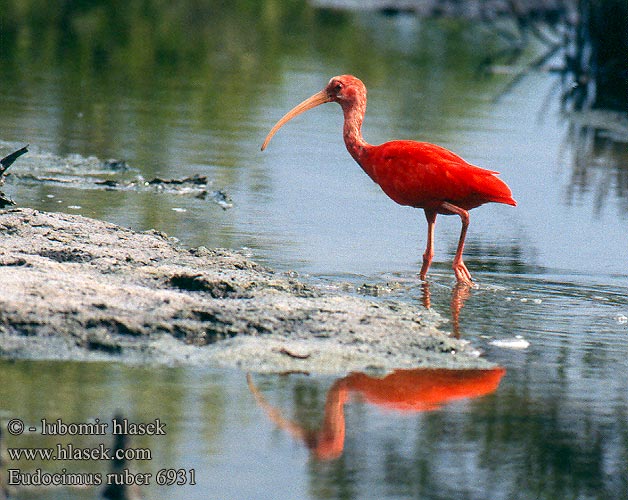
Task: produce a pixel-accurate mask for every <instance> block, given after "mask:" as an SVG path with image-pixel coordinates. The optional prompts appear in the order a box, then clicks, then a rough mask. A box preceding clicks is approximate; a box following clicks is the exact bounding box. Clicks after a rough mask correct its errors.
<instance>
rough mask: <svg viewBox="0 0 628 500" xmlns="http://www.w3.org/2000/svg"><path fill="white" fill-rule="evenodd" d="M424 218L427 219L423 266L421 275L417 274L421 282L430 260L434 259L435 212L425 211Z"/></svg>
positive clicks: (425, 274)
mask: <svg viewBox="0 0 628 500" xmlns="http://www.w3.org/2000/svg"><path fill="white" fill-rule="evenodd" d="M425 218H426V219H427V247H426V248H425V253H424V254H423V265H422V266H421V273H420V274H419V276H420V278H421V279H422V280H425V276H427V270H428V269H429V268H430V264H431V263H432V258H433V257H434V226H435V224H436V212H433V211H431V210H426V211H425Z"/></svg>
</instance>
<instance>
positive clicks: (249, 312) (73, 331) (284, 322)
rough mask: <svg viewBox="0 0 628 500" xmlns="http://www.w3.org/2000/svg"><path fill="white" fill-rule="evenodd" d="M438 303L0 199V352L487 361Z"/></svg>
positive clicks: (257, 363)
mask: <svg viewBox="0 0 628 500" xmlns="http://www.w3.org/2000/svg"><path fill="white" fill-rule="evenodd" d="M438 322H439V321H438V317H437V315H435V314H433V313H429V312H427V311H425V310H423V309H420V308H416V307H413V306H410V305H408V304H404V303H401V302H395V301H374V300H368V299H365V298H362V297H358V296H355V295H350V294H347V295H340V294H332V293H330V292H329V291H326V290H323V289H322V288H318V287H317V286H315V285H312V284H308V283H304V282H302V281H298V280H296V279H293V278H290V277H289V276H286V275H283V274H279V273H276V272H273V271H272V270H269V269H266V268H264V267H262V266H260V265H258V264H256V263H255V262H252V261H251V260H249V259H247V258H246V257H244V256H243V255H241V254H239V253H237V252H233V251H228V250H221V249H212V250H209V249H206V248H204V247H200V248H195V249H186V248H182V247H180V246H178V245H177V244H176V243H175V242H173V241H172V240H171V239H169V238H168V237H167V236H166V235H164V234H161V233H158V232H155V231H149V232H143V233H138V232H134V231H131V230H129V229H124V228H122V227H119V226H116V225H113V224H109V223H106V222H102V221H98V220H93V219H89V218H85V217H81V216H78V215H68V214H62V213H46V212H40V211H36V210H30V209H11V210H6V211H0V357H3V358H5V359H6V358H10V359H20V358H28V359H71V360H117V361H123V362H133V363H165V364H203V365H207V366H239V367H243V368H246V369H247V370H253V371H262V372H286V371H300V372H308V373H330V374H331V373H333V374H342V373H346V372H350V371H355V370H362V371H363V370H375V371H382V372H385V371H388V370H390V369H393V368H415V367H428V366H429V367H450V368H470V367H476V368H477V367H486V366H489V363H488V362H486V361H485V360H483V359H482V358H479V357H478V356H477V353H476V352H475V351H474V349H473V348H471V347H470V346H469V345H468V344H466V343H464V342H463V341H460V340H455V339H452V338H450V337H449V336H447V335H446V334H444V333H443V332H441V331H440V330H439V329H438V328H437V327H438Z"/></svg>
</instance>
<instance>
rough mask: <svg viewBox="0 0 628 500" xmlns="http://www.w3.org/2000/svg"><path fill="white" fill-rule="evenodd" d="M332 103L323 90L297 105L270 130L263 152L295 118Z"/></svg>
mask: <svg viewBox="0 0 628 500" xmlns="http://www.w3.org/2000/svg"><path fill="white" fill-rule="evenodd" d="M331 101H332V99H331V98H330V97H329V94H328V93H327V92H326V91H325V90H321V91H320V92H317V93H316V94H314V95H313V96H312V97H309V98H307V99H306V100H305V101H303V102H302V103H301V104H297V105H296V106H295V107H294V108H292V109H291V110H290V111H288V112H287V113H286V114H285V115H283V117H282V118H281V119H280V120H279V121H278V122H277V123H275V126H274V127H273V128H272V129H270V132H268V135H267V136H266V139H265V140H264V144H262V151H264V150H265V149H266V146H268V143H269V142H270V140H271V139H272V138H273V135H275V133H276V132H277V130H279V129H280V128H281V127H283V126H284V124H286V123H287V122H289V121H290V120H292V119H293V118H294V117H295V116H297V115H300V114H301V113H305V112H306V111H307V110H308V109H312V108H315V107H316V106H319V105H321V104H324V103H326V102H331Z"/></svg>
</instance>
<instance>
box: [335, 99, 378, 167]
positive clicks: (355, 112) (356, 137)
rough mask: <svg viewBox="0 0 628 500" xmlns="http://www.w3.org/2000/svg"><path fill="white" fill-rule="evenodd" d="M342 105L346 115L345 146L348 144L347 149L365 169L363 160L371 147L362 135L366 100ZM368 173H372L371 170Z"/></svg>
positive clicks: (344, 128)
mask: <svg viewBox="0 0 628 500" xmlns="http://www.w3.org/2000/svg"><path fill="white" fill-rule="evenodd" d="M341 106H342V111H343V113H344V116H345V123H344V127H343V137H344V140H345V146H347V151H349V154H350V155H351V156H352V157H353V159H354V160H355V161H357V162H358V163H359V164H360V166H361V167H362V168H364V169H365V167H364V165H363V163H362V160H363V158H364V155H365V154H366V150H367V149H368V148H369V144H368V143H367V142H366V141H365V140H364V138H363V137H362V122H363V121H364V113H365V112H366V102H357V103H352V104H346V105H344V103H342V104H341ZM365 170H366V169H365ZM367 173H368V174H369V175H371V174H370V173H369V172H367Z"/></svg>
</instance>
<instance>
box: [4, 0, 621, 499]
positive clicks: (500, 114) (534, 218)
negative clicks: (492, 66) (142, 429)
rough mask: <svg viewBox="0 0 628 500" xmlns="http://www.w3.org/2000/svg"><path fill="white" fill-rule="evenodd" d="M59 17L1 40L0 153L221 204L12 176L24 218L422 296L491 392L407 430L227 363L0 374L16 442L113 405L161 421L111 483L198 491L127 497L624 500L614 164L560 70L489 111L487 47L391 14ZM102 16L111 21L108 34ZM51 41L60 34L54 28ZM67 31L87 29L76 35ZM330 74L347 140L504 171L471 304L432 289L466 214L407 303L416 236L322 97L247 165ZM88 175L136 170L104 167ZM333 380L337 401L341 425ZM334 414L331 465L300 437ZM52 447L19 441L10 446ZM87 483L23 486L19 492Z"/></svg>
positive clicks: (355, 399) (438, 25)
mask: <svg viewBox="0 0 628 500" xmlns="http://www.w3.org/2000/svg"><path fill="white" fill-rule="evenodd" d="M126 8H128V9H131V10H132V7H126ZM71 14H72V15H73V17H72V15H70V19H69V20H56V21H55V22H51V23H50V26H49V27H48V28H46V29H45V30H44V31H43V33H44V34H45V36H43V35H42V36H39V37H38V36H35V35H34V33H35V31H34V30H36V29H40V28H39V25H36V24H35V25H33V23H35V21H32V20H30V18H20V17H19V16H17V14H16V16H17V17H16V19H17V20H16V23H17V26H18V27H17V28H16V29H15V31H14V32H11V36H7V37H6V39H5V43H4V44H3V48H2V51H1V52H0V54H1V55H2V57H1V58H0V62H2V65H3V68H4V73H3V78H2V84H1V85H0V96H1V100H2V110H1V116H2V120H0V140H1V141H2V142H0V148H1V151H2V152H3V153H4V152H5V151H6V152H8V151H9V150H10V149H11V148H15V147H17V146H20V145H22V144H23V143H30V144H31V151H32V152H31V153H30V154H29V156H27V157H24V158H22V159H20V161H19V162H16V164H15V165H14V166H13V167H12V170H13V171H14V172H15V174H20V173H21V174H25V173H28V172H33V171H36V172H39V173H41V172H48V173H49V174H54V175H56V176H59V175H61V174H63V175H68V171H69V170H70V171H71V172H70V173H71V174H72V175H75V174H76V175H78V176H80V175H82V174H89V175H91V176H93V177H95V178H98V179H117V180H121V179H122V180H129V179H136V178H137V177H138V176H142V178H144V179H150V178H152V177H156V176H159V177H163V178H180V177H185V176H189V175H194V174H200V175H205V176H207V177H208V178H209V180H210V182H211V188H212V189H217V190H224V191H225V192H226V193H228V195H229V196H230V198H231V200H232V202H233V207H232V208H229V209H227V210H225V209H223V208H222V207H221V206H219V205H218V204H216V203H213V202H212V201H211V200H208V199H205V200H203V199H198V198H195V197H194V196H186V195H181V194H175V193H171V192H155V191H154V190H128V191H120V190H105V189H94V188H93V186H92V187H90V189H85V186H78V187H77V186H75V185H64V184H62V183H58V182H56V183H55V182H33V181H32V180H31V181H28V180H27V179H18V178H13V179H9V180H8V182H7V184H6V185H5V191H6V192H7V193H8V194H10V195H11V196H12V197H13V198H14V199H15V200H16V201H17V202H18V204H19V205H21V206H30V207H34V208H38V209H44V210H60V211H68V212H72V213H81V214H83V215H87V216H91V217H98V218H102V219H105V220H108V221H112V222H116V223H119V224H122V225H125V226H131V227H134V228H136V229H140V230H144V229H150V228H155V229H158V230H161V231H165V232H166V233H168V234H169V235H171V236H174V237H177V238H179V239H180V240H181V242H182V243H183V244H184V245H188V246H198V245H205V246H208V247H211V246H224V247H229V248H245V249H248V251H249V252H250V254H251V255H252V256H253V257H254V258H255V259H257V260H258V261H261V262H264V263H266V264H269V265H270V266H272V267H274V268H276V269H279V270H281V271H295V272H296V273H298V274H299V275H300V276H301V277H302V278H303V279H306V280H312V281H314V282H316V283H319V284H322V285H324V286H328V287H331V288H342V289H348V290H349V291H350V292H351V293H361V292H360V291H359V290H362V291H364V290H368V289H369V288H368V287H363V288H360V286H361V285H363V284H365V283H366V284H368V285H386V284H392V286H390V289H391V290H392V291H391V292H390V293H389V294H387V295H386V296H385V297H383V299H386V298H393V299H396V300H405V301H410V302H412V303H415V304H417V305H418V306H423V305H425V304H427V303H428V302H429V305H430V307H431V308H432V310H434V311H436V312H438V313H439V314H441V315H442V316H443V318H444V319H445V320H447V321H448V322H447V323H444V324H443V325H442V328H443V329H444V330H447V331H450V332H451V333H452V334H455V335H458V336H460V337H461V338H464V339H467V340H469V341H471V342H472V343H473V344H474V345H476V346H477V347H478V348H480V349H482V350H483V352H484V356H485V357H486V358H487V359H489V360H491V361H493V362H495V363H496V364H497V365H499V366H501V367H503V368H504V369H505V373H504V374H503V376H502V377H501V378H500V381H499V384H498V387H496V388H495V389H494V390H492V391H488V390H487V391H486V392H485V393H484V394H483V395H480V394H468V395H467V397H466V398H459V399H458V398H457V399H449V400H444V401H442V402H440V403H438V404H434V403H432V404H431V406H430V405H427V406H424V407H421V408H419V407H417V406H416V405H415V407H413V408H406V409H404V410H401V409H399V408H396V407H390V405H389V404H383V403H382V402H381V401H380V402H377V401H374V400H373V399H372V398H371V399H369V397H367V394H368V392H365V391H364V390H362V389H359V388H358V385H356V384H354V385H352V383H353V382H351V383H349V382H347V381H339V380H336V379H334V378H330V377H315V376H306V375H299V374H295V375H289V376H288V375H284V376H281V375H277V376H256V375H253V378H252V382H253V384H254V387H256V388H257V390H258V391H259V395H261V396H262V397H263V400H264V401H265V402H266V404H267V405H269V406H268V407H266V409H265V407H264V405H263V404H260V402H259V401H260V400H259V399H258V400H256V399H255V397H254V395H253V394H252V393H251V390H250V389H249V386H248V385H247V380H246V377H245V374H244V373H243V372H241V371H237V370H233V371H230V370H216V369H213V368H212V367H207V368H206V369H198V368H195V369H188V368H158V367H153V368H150V369H149V368H142V367H124V366H119V365H116V364H97V363H93V364H68V363H42V362H2V363H1V364H0V373H1V374H2V380H3V381H5V383H4V384H2V387H1V388H0V401H2V403H0V419H1V420H2V421H3V431H4V430H5V427H4V422H6V421H8V420H9V419H11V418H21V419H23V420H24V421H25V422H27V424H32V425H36V424H37V423H38V422H39V421H40V420H41V418H48V419H51V420H54V419H56V418H62V419H63V420H67V421H76V422H84V421H89V420H90V419H95V418H99V419H100V420H101V421H108V420H111V419H112V418H113V416H114V415H115V414H116V412H118V411H121V412H122V413H123V414H124V415H125V416H127V417H128V418H129V419H130V420H135V421H137V422H149V421H152V420H154V419H156V418H160V419H161V420H162V421H164V422H166V423H167V431H168V432H167V435H166V436H152V437H148V436H144V437H138V438H136V439H134V440H133V445H134V446H143V447H147V448H149V449H151V450H152V452H153V460H151V461H150V462H147V461H144V462H142V461H137V462H134V463H132V464H130V468H131V469H132V470H133V471H135V472H141V471H144V472H149V473H152V474H156V473H157V471H158V470H160V469H162V468H183V469H186V470H189V469H194V470H195V472H196V482H197V485H196V486H189V485H188V486H179V487H167V486H158V485H156V484H154V483H153V484H152V485H151V486H149V487H142V489H141V491H142V492H143V493H144V494H145V496H146V498H171V499H175V498H181V499H183V498H185V499H201V498H203V499H204V498H233V499H237V498H260V499H263V498H269V499H270V498H273V499H275V498H312V499H318V498H355V499H358V498H359V499H364V498H390V499H392V498H427V499H440V498H470V499H471V498H473V499H475V498H491V499H500V498H503V499H512V498H526V499H527V498H547V499H554V498H555V499H563V498H596V499H597V498H599V499H614V498H617V499H619V498H626V497H628V476H627V475H626V466H627V464H628V398H627V397H626V390H625V383H624V381H625V379H626V376H627V375H628V366H627V362H626V359H627V356H628V347H627V345H628V343H627V336H628V320H627V319H626V318H627V317H628V298H627V297H628V284H627V282H626V273H625V269H626V258H625V247H626V232H627V228H628V204H627V202H626V200H627V197H626V190H627V187H628V182H627V174H626V172H627V171H626V165H627V164H628V163H627V160H628V153H627V148H626V147H625V144H622V143H617V142H613V141H611V140H610V139H609V138H608V137H606V136H605V135H604V134H603V133H599V132H595V131H592V130H589V129H587V128H583V127H580V126H577V125H575V122H573V121H572V120H571V119H570V116H569V114H566V113H565V112H563V111H562V110H561V108H560V99H559V91H557V86H558V85H559V84H560V80H559V77H558V76H555V75H553V74H550V73H545V72H535V73H531V74H529V75H528V76H526V77H525V78H524V79H523V80H521V82H520V83H519V84H518V85H517V86H515V87H514V88H513V89H512V90H511V91H510V92H508V93H506V94H503V95H502V90H503V89H504V88H506V86H507V85H508V82H509V77H508V76H507V75H501V76H494V77H490V78H488V77H480V76H479V74H478V72H477V69H478V66H479V64H480V61H481V60H482V58H483V57H484V55H486V54H487V53H489V52H491V51H493V50H498V49H499V48H500V43H501V42H500V40H499V39H497V38H496V37H494V35H493V34H492V33H491V32H490V31H489V30H488V29H487V28H486V27H483V26H470V25H465V24H462V23H454V22H447V21H438V22H436V21H420V20H418V19H416V18H414V17H408V16H399V17H386V16H382V15H378V14H368V15H364V14H344V13H339V12H334V13H330V12H328V11H323V10H313V9H311V8H310V7H308V6H307V5H306V4H301V3H294V4H293V5H290V6H284V5H278V4H276V3H274V2H264V3H262V4H260V5H258V4H257V3H253V2H250V3H249V2H242V3H236V4H235V6H234V7H232V8H222V9H210V8H207V9H202V8H199V12H195V13H194V14H195V15H190V13H188V12H184V10H182V9H178V8H176V7H173V9H172V10H171V11H170V14H169V15H170V16H171V18H170V19H168V20H166V19H165V18H162V17H161V16H160V15H157V14H154V13H151V11H142V12H136V11H132V12H131V11H129V12H126V11H123V12H118V13H117V14H116V9H114V8H108V7H105V8H103V9H101V10H99V11H90V10H89V9H88V10H87V11H86V12H78V13H76V12H75V13H71ZM118 15H119V16H120V19H119V18H118V17H117V16H118ZM127 18H128V20H127V21H123V20H124V19H127ZM55 19H56V18H55ZM112 19H118V20H119V21H120V22H119V23H118V24H115V26H117V28H116V29H115V30H108V29H106V27H107V26H111V25H112V24H110V23H111V22H112ZM121 19H122V20H121ZM64 23H66V24H67V23H70V25H71V27H72V28H71V29H69V31H68V30H67V29H66V30H65V31H61V28H62V27H63V28H67V26H66V24H64ZM86 26H91V27H92V28H94V27H99V28H98V29H96V30H95V31H94V30H92V31H91V33H92V35H90V36H88V35H87V34H86V33H89V32H90V31H89V30H86V29H85V27H86ZM242 26H245V27H246V28H247V29H242ZM55 29H57V30H59V31H55ZM61 33H66V35H65V36H61ZM94 33H95V34H94ZM341 73H354V74H356V75H357V76H359V77H360V78H362V79H363V80H364V81H365V83H366V85H367V87H368V89H369V99H370V100H369V107H368V110H367V117H366V121H365V124H364V130H363V131H364V135H365V137H366V139H367V140H368V141H370V142H372V143H379V142H383V141H385V140H388V139H392V138H415V139H421V140H427V141H431V142H436V143H438V144H441V145H443V146H445V147H448V148H450V149H452V150H454V151H456V152H457V153H459V154H460V155H462V156H463V157H464V158H465V159H467V160H468V161H470V162H472V163H475V164H477V165H480V166H483V167H486V168H491V169H495V170H499V171H500V172H501V175H502V178H503V179H504V180H506V181H507V182H508V184H509V185H510V186H511V188H512V190H513V193H514V197H515V199H517V201H518V202H519V206H518V207H516V208H512V207H508V206H503V205H486V206H484V207H481V208H479V209H477V210H474V211H473V212H472V214H471V226H470V230H469V236H468V240H467V247H466V262H467V265H468V267H469V269H470V270H471V272H472V274H473V275H474V278H475V279H476V281H477V283H478V288H477V289H474V290H471V291H470V293H469V294H468V296H467V294H464V293H463V294H460V293H459V290H457V289H456V288H455V287H454V281H453V274H452V271H451V269H450V262H451V259H452V257H453V254H454V252H455V248H456V242H457V237H458V232H459V220H458V219H457V218H455V217H439V218H438V221H437V228H436V256H435V263H434V265H433V268H432V270H431V274H430V279H429V287H425V286H423V285H422V284H421V283H420V282H419V281H418V278H417V272H418V268H419V266H420V259H421V253H422V252H423V247H424V244H425V231H426V223H425V219H424V216H423V214H422V213H421V212H420V211H418V210H415V209H411V208H407V207H400V206H396V205H395V204H394V203H392V202H391V201H390V200H388V199H387V198H386V197H385V196H384V195H383V194H382V193H381V191H380V190H379V188H378V187H377V186H376V185H374V184H373V183H372V182H371V181H370V180H369V179H368V177H367V176H366V175H365V174H364V173H363V172H361V171H360V169H359V168H358V167H357V166H356V165H355V164H354V163H353V160H352V159H351V158H350V157H349V155H348V154H347V152H346V151H345V149H344V145H343V143H342V137H341V120H342V115H341V112H340V109H339V108H338V107H337V106H336V105H332V104H329V105H325V106H322V107H320V108H318V109H316V110H312V111H310V112H308V113H307V114H306V115H304V116H302V117H299V118H298V119H297V120H294V121H293V122H291V123H290V124H289V125H287V126H286V127H284V128H283V129H282V130H281V131H280V132H279V133H278V134H277V136H276V137H275V138H274V139H273V141H272V143H271V144H270V146H269V148H268V149H267V151H266V152H264V153H261V152H260V151H259V147H260V145H261V142H262V140H263V138H264V137H265V135H266V132H267V131H268V129H269V128H270V127H271V126H272V124H273V123H274V122H275V121H276V120H277V119H278V118H279V117H280V116H282V115H283V113H284V112H285V111H287V110H288V109H290V108H291V107H292V106H293V105H294V104H296V103H298V102H300V101H301V100H303V99H304V98H305V97H308V96H309V95H311V94H313V93H314V92H316V91H318V90H320V89H321V88H322V87H323V86H324V85H325V84H326V82H327V81H328V79H329V78H330V77H331V76H334V75H336V74H341ZM108 158H114V159H122V160H125V161H126V163H127V165H128V166H129V170H127V171H124V172H118V171H107V170H106V169H103V168H102V166H101V164H100V162H101V161H102V160H105V159H108ZM68 165H70V166H68ZM70 167H71V168H70ZM362 293H363V292H362ZM377 300H379V298H378V299H377ZM500 341H502V342H503V341H506V342H515V347H517V346H519V347H521V346H522V341H525V342H527V343H528V344H529V346H528V347H527V348H524V349H521V348H519V349H512V348H510V349H509V348H504V347H500ZM496 343H497V344H496ZM502 345H503V344H502ZM339 386H342V387H349V389H348V392H347V393H346V394H345V393H342V394H345V396H346V400H344V399H343V400H342V402H344V405H341V404H340V401H341V400H339V399H338V398H339V397H340V396H338V394H340V393H338V392H334V388H338V387H339ZM445 392H446V391H445ZM330 394H331V396H330ZM343 397H344V396H343ZM334 398H335V399H334ZM329 401H336V406H335V407H334V408H336V412H335V413H334V415H335V416H336V418H335V419H332V421H333V422H336V424H338V422H340V421H341V420H342V419H344V439H340V438H339V437H338V435H337V434H335V436H336V442H335V446H336V448H335V449H334V453H333V454H331V455H333V457H332V456H331V455H327V456H322V455H321V454H320V453H318V454H317V452H316V447H315V446H314V445H313V443H314V442H315V441H316V439H319V440H320V439H321V437H320V436H322V435H323V434H324V432H323V430H324V429H327V430H329V429H331V428H334V427H333V426H332V427H329V422H330V420H329V418H330V417H329V415H330V414H329V413H327V420H326V417H325V415H326V413H325V411H326V410H325V408H326V404H327V405H329V404H331V403H329ZM339 405H340V406H339ZM332 406H333V405H332ZM410 406H412V405H410ZM270 407H272V408H275V410H276V411H277V413H275V421H273V419H272V418H270V417H269V413H268V408H270ZM277 415H280V417H281V418H279V417H278V416H277ZM340 416H342V419H341V420H339V418H340ZM282 419H283V420H282ZM335 429H336V430H337V429H338V427H337V426H336V427H335ZM332 434H333V433H332ZM315 436H318V438H316V439H315ZM110 438H111V436H106V439H105V441H107V442H108V443H109V442H110V441H111V439H110ZM60 440H61V441H64V442H65V438H64V439H61V438H59V437H50V438H44V437H42V436H39V435H37V433H35V434H31V435H23V436H20V437H10V436H9V437H8V438H7V439H6V444H7V445H8V446H10V447H14V446H36V447H41V446H55V445H56V443H57V442H59V441H60ZM101 440H102V439H101V438H100V437H95V436H84V437H76V436H75V437H72V439H71V442H72V443H73V444H76V445H77V446H84V447H91V446H95V445H97V443H99V442H100V441H101ZM316 442H318V441H316ZM338 442H340V444H341V445H342V446H340V447H339V443H338ZM338 450H340V451H338ZM334 457H335V458H334ZM9 465H10V466H16V467H19V468H22V469H24V470H34V469H36V468H37V467H41V468H43V469H45V470H48V471H59V470H60V469H61V468H62V467H67V469H68V470H72V471H80V472H90V471H91V472H98V473H104V472H106V471H107V470H108V468H109V464H108V463H101V462H95V461H85V462H81V463H77V462H73V463H70V464H63V465H61V464H59V463H56V462H42V461H39V462H38V461H24V460H23V461H21V462H17V463H13V464H9ZM98 491H100V490H99V489H97V488H96V489H94V488H91V489H62V490H56V489H53V490H49V489H43V490H42V489H37V488H34V489H23V490H20V492H19V496H18V498H94V497H95V495H96V494H97V492H98Z"/></svg>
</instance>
